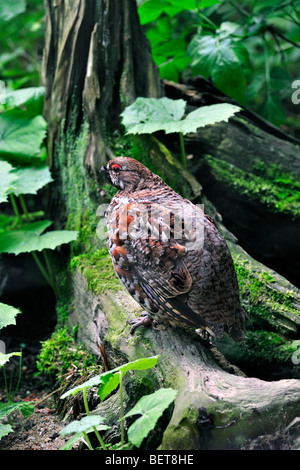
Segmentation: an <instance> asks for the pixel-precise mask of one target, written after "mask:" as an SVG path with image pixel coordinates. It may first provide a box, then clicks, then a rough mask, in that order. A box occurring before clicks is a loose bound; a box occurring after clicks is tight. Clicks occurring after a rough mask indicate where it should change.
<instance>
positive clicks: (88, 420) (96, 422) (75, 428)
mask: <svg viewBox="0 0 300 470" xmlns="http://www.w3.org/2000/svg"><path fill="white" fill-rule="evenodd" d="M105 419H106V418H103V417H102V416H99V415H91V416H85V417H84V418H82V419H81V420H80V421H72V422H71V423H70V424H68V425H67V426H66V427H64V428H63V429H62V430H61V431H60V435H61V436H66V435H68V434H79V433H81V434H82V433H83V432H87V433H89V432H92V431H93V427H95V428H96V429H98V430H100V431H102V430H104V429H110V428H109V426H106V425H103V422H104V421H105Z"/></svg>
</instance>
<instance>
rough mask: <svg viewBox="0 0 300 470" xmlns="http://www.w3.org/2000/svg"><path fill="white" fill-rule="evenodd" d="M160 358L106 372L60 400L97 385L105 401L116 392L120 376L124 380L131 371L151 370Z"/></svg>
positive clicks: (144, 360) (148, 359) (75, 388)
mask: <svg viewBox="0 0 300 470" xmlns="http://www.w3.org/2000/svg"><path fill="white" fill-rule="evenodd" d="M158 358H159V356H151V357H146V358H140V359H137V360H136V361H133V362H128V363H127V364H123V365H122V366H119V367H116V368H115V369H112V370H110V371H107V372H104V373H103V374H99V375H96V376H95V377H92V378H91V379H89V380H87V381H86V382H84V383H82V384H80V385H78V386H76V387H73V388H72V389H70V390H68V391H67V392H65V393H64V394H63V395H62V396H61V397H60V398H61V399H64V398H66V397H68V396H70V395H76V393H78V392H80V391H82V390H83V389H85V388H91V387H94V386H96V385H100V388H99V390H98V394H99V395H100V398H101V400H104V398H106V396H107V395H109V394H110V393H111V392H112V391H113V390H115V389H116V388H117V387H118V385H119V383H120V374H119V372H121V377H122V378H123V377H124V375H125V374H126V373H127V372H128V371H129V370H145V369H150V368H152V367H154V366H155V364H156V363H157V361H158Z"/></svg>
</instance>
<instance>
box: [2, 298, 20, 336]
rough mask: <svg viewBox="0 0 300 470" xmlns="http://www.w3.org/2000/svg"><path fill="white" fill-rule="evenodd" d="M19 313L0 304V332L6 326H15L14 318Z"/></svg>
mask: <svg viewBox="0 0 300 470" xmlns="http://www.w3.org/2000/svg"><path fill="white" fill-rule="evenodd" d="M19 313H21V312H20V310H19V309H18V308H15V307H12V306H11V305H7V304H3V303H1V302H0V330H1V328H4V327H5V326H8V325H15V324H16V316H17V315H18V314H19Z"/></svg>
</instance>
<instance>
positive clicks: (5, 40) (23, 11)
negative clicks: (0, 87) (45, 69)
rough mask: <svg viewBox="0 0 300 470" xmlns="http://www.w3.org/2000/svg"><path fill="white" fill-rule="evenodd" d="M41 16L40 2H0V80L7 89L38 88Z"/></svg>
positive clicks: (22, 0)
mask: <svg viewBox="0 0 300 470" xmlns="http://www.w3.org/2000/svg"><path fill="white" fill-rule="evenodd" d="M44 15H45V11H44V3H43V2H41V1H40V0H26V1H25V0H13V1H9V2H4V1H1V4H0V30H1V34H0V51H1V53H0V80H3V81H4V83H5V85H6V88H7V89H12V90H16V89H18V88H20V87H24V86H34V87H37V86H39V84H40V70H41V61H42V50H43V48H44ZM0 101H1V100H0Z"/></svg>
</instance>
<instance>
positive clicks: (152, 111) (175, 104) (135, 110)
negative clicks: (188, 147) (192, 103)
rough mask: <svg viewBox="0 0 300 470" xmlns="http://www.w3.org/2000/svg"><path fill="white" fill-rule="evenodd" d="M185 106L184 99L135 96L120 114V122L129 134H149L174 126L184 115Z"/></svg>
mask: <svg viewBox="0 0 300 470" xmlns="http://www.w3.org/2000/svg"><path fill="white" fill-rule="evenodd" d="M185 106H186V102H185V101H184V100H171V99H169V98H159V99H156V98H137V99H136V100H135V102H134V103H133V104H132V105H130V106H128V107H127V108H126V109H125V110H124V111H123V113H122V114H121V116H122V118H123V121H122V122H123V124H124V126H125V127H126V130H127V133H129V134H151V133H152V132H156V131H159V130H166V129H169V128H172V126H176V123H178V122H179V121H180V119H181V118H182V117H183V115H184V111H185ZM171 132H177V131H174V130H173V131H171Z"/></svg>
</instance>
